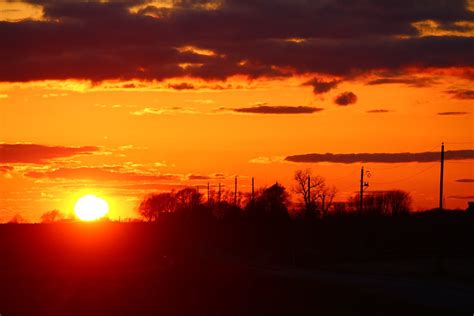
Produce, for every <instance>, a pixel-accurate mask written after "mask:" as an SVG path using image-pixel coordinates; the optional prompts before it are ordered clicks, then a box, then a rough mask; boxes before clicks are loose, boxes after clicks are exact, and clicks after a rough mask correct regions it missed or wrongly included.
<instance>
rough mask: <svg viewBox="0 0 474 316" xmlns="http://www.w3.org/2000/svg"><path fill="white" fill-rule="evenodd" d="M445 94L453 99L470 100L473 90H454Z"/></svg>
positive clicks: (473, 95)
mask: <svg viewBox="0 0 474 316" xmlns="http://www.w3.org/2000/svg"><path fill="white" fill-rule="evenodd" d="M446 93H449V94H451V95H452V96H453V97H454V98H455V99H460V100H472V99H474V90H467V89H454V90H448V91H446Z"/></svg>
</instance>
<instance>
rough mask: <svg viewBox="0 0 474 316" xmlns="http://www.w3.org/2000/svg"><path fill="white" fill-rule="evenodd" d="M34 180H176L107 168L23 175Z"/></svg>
mask: <svg viewBox="0 0 474 316" xmlns="http://www.w3.org/2000/svg"><path fill="white" fill-rule="evenodd" d="M24 175H25V176H26V177H30V178H35V179H68V180H93V181H163V180H177V179H180V176H178V175H173V174H148V173H138V172H130V171H123V170H117V168H107V167H79V168H59V169H54V170H48V171H30V172H26V173H25V174H24Z"/></svg>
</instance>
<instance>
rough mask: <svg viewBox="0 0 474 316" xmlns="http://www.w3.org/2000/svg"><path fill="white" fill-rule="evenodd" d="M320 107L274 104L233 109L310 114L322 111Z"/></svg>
mask: <svg viewBox="0 0 474 316" xmlns="http://www.w3.org/2000/svg"><path fill="white" fill-rule="evenodd" d="M322 110H323V109H321V108H316V107H311V106H276V105H258V106H251V107H246V108H237V109H233V111H234V112H239V113H253V114H310V113H315V112H319V111H322Z"/></svg>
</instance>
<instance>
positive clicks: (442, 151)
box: [439, 143, 444, 211]
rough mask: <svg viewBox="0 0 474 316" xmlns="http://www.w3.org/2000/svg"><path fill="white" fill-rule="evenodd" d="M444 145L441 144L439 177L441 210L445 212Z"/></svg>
mask: <svg viewBox="0 0 474 316" xmlns="http://www.w3.org/2000/svg"><path fill="white" fill-rule="evenodd" d="M443 177H444V143H441V172H440V177H439V210H440V211H442V210H443Z"/></svg>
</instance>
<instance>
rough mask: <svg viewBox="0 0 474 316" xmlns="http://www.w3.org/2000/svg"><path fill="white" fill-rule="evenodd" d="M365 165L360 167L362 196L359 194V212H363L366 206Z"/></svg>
mask: <svg viewBox="0 0 474 316" xmlns="http://www.w3.org/2000/svg"><path fill="white" fill-rule="evenodd" d="M363 201H364V166H362V168H361V169H360V196H359V213H360V214H362V208H363V207H364V204H363V203H364V202H363Z"/></svg>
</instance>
